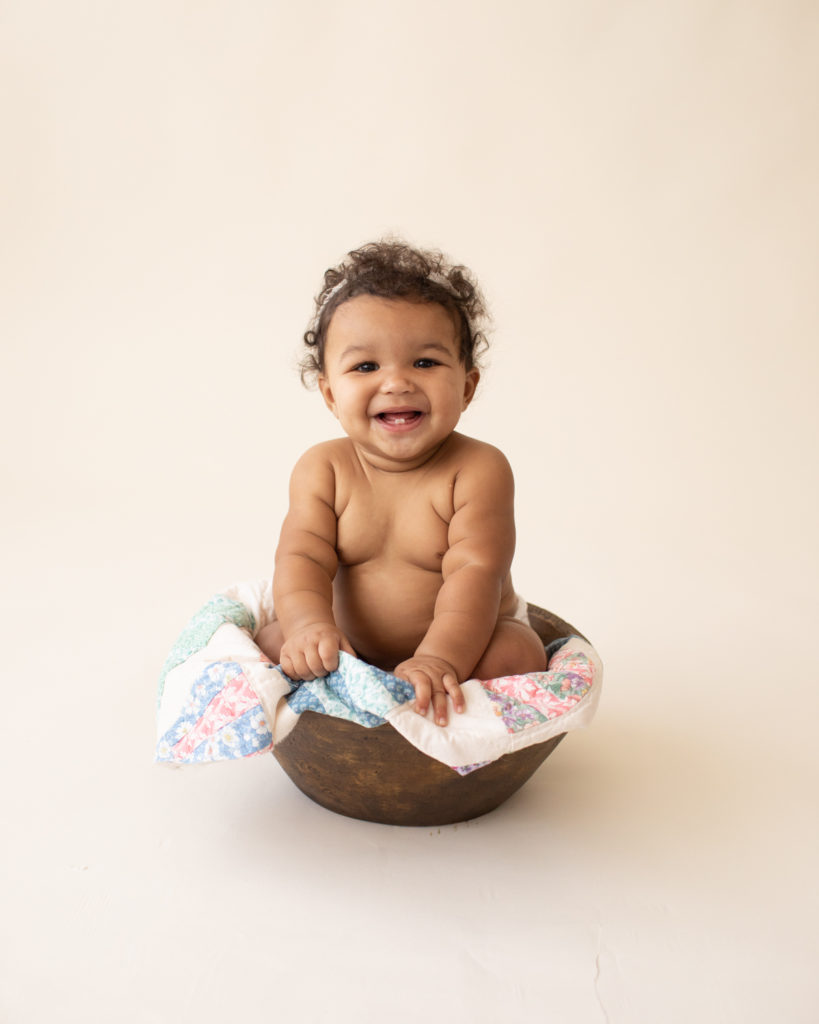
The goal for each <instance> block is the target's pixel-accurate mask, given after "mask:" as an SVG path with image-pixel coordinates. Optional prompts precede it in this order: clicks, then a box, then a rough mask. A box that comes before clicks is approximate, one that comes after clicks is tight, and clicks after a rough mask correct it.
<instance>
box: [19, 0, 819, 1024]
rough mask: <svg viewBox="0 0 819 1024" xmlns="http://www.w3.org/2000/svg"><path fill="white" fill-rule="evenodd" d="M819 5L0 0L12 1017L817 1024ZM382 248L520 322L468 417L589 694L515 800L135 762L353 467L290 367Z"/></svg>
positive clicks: (583, 0)
mask: <svg viewBox="0 0 819 1024" xmlns="http://www.w3.org/2000/svg"><path fill="white" fill-rule="evenodd" d="M818 68H819V10H818V9H817V8H816V6H815V5H814V4H811V3H806V2H798V0H779V2H778V3H773V2H764V0H747V2H728V0H717V2H714V0H687V2H686V0H668V2H664V3H653V4H652V3H649V2H636V0H632V2H619V3H617V2H610V3H605V2H602V0H598V2H594V0H541V2H537V3H536V2H521V0H510V2H507V3H486V2H481V0H470V2H465V0H464V2H462V0H439V2H436V3H432V2H429V0H417V2H415V3H414V4H411V5H410V4H400V5H399V4H393V3H391V2H388V0H387V2H383V3H372V2H366V0H349V2H347V3H344V4H339V3H335V2H324V0H321V2H320V0H306V2H305V3H303V4H301V5H290V4H284V3H274V2H270V3H263V2H256V3H252V2H247V0H245V2H243V0H236V2H233V3H227V2H225V0H209V2H201V3H196V4H190V3H184V2H182V0H162V2H158V0H142V2H140V3H136V2H133V3H128V2H121V0H120V2H117V0H112V2H108V3H93V2H90V0H88V2H77V0H65V2H59V0H50V2H47V0H6V2H5V3H3V4H2V5H0V77H1V78H2V89H1V90H0V117H2V143H1V144H2V160H0V182H1V183H2V186H1V187H2V192H0V204H1V206H0V216H2V220H1V221H0V241H1V244H2V253H1V255H0V260H2V264H1V265H0V275H1V278H0V284H1V287H2V361H3V371H2V379H3V401H2V407H1V408H0V416H2V418H3V464H2V480H0V487H2V493H3V526H4V530H3V577H2V578H3V612H4V615H3V620H4V634H5V639H4V644H3V649H4V652H5V656H4V662H3V668H4V676H5V680H4V687H3V708H2V718H3V734H4V737H5V738H4V740H3V745H2V754H3V759H4V762H5V765H4V769H3V778H4V783H3V787H2V805H0V806H2V820H3V822H4V825H5V827H6V837H5V839H4V841H3V844H2V855H0V856H2V863H3V880H4V888H5V889H6V892H5V894H4V899H3V905H4V911H3V914H2V919H1V920H2V924H0V936H1V938H0V1019H2V1020H3V1021H8V1022H10V1024H22V1022H25V1024H28V1022H38V1024H39V1022H41V1021H46V1020H59V1021H61V1022H75V1021H77V1022H79V1021H82V1022H84V1024H85V1022H89V1021H90V1022H96V1021H105V1022H108V1021H123V1022H126V1024H130V1022H140V1024H143V1022H165V1021H169V1022H170V1021H185V1022H186V1021H195V1020H196V1021H206V1022H210V1021H217V1020H221V1019H223V1018H225V1017H226V1015H227V1014H228V1013H229V1014H230V1017H231V1019H232V1020H235V1021H239V1020H242V1021H243V1020H247V1021H253V1020H267V1019H271V1018H272V1019H276V1018H277V1017H278V1016H279V1015H280V1014H287V1019H289V1020H295V1021H305V1022H313V1021H354V1020H355V1021H359V1020H368V1019H374V1018H375V1017H376V1015H377V1016H379V1017H380V1016H382V1015H387V1016H388V1017H390V1018H391V1019H395V1020H399V1021H404V1020H406V1021H409V1020H416V1019H418V1018H421V1019H426V1020H430V1021H433V1022H437V1021H467V1020H469V1021H471V1022H473V1021H478V1022H495V1021H498V1020H501V1019H503V1020H509V1021H513V1022H518V1021H525V1022H529V1021H532V1022H534V1021H550V1022H551V1021H555V1022H572V1024H573V1022H579V1024H586V1022H597V1021H609V1022H612V1024H614V1022H617V1024H621V1022H622V1024H632V1022H638V1024H640V1022H644V1021H645V1022H652V1024H653V1022H655V1021H663V1022H677V1021H679V1022H686V1024H687V1022H690V1021H695V1020H696V1021H701V1022H703V1021H705V1022H719V1024H724V1022H738V1024H748V1022H756V1021H760V1022H762V1021H765V1022H767V1021H771V1020H777V1021H788V1022H791V1024H792V1022H808V1021H811V1022H812V1021H815V1020H816V1019H817V1014H819V1000H818V999H817V995H819V992H818V991H817V982H816V974H815V934H816V920H817V885H816V879H815V871H816V865H817V853H819V849H817V845H818V844H817V837H818V835H819V825H818V823H817V789H816V783H817V770H816V769H817V758H816V739H815V730H816V712H817V706H818V704H819V700H818V699H817V683H818V682H819V678H818V677H819V673H818V672H817V667H818V666H817V656H816V626H815V622H816V613H817V602H816V582H817V570H819V565H817V561H819V560H818V559H817V543H816V523H817V516H818V513H819V509H817V483H816V477H817V453H816V439H817V426H819V424H818V423H817V411H816V410H817V402H816V391H817V373H816V371H817V327H819V309H818V308H817V307H818V303H817V294H818V292H817V269H818V267H819V262H818V261H817V257H819V244H818V243H817V239H819V217H818V216H817V214H818V213H819V199H818V198H817V175H818V174H819V159H817V157H819V151H818V150H819V146H818V145H817V123H818V116H819V109H817V98H818V97H819V73H818V72H817V69H818ZM386 232H394V233H397V234H400V235H403V236H405V237H407V238H408V239H410V240H411V241H413V242H416V243H419V244H422V245H433V246H438V247H441V248H442V249H444V250H445V251H446V252H448V253H450V254H451V255H452V256H453V257H455V258H456V259H458V260H460V261H463V262H465V263H467V264H468V265H469V266H471V267H472V268H473V270H474V271H475V272H476V274H477V275H478V277H479V278H480V280H481V282H482V284H483V287H484V290H485V291H486V293H487V296H488V298H489V300H490V303H491V306H492V310H493V313H494V321H495V327H494V333H493V338H492V341H493V344H492V350H491V357H490V359H489V365H488V367H487V370H486V372H485V375H484V379H483V381H482V385H481V389H480V396H479V399H478V400H477V401H476V402H475V404H474V405H473V407H472V408H471V409H470V410H469V412H468V414H467V415H466V417H465V418H464V420H463V422H462V427H463V429H464V430H465V431H466V432H468V433H470V432H471V433H473V434H474V435H476V436H479V437H481V438H484V439H487V440H490V441H492V442H493V443H495V444H497V445H499V446H500V447H501V448H503V449H504V450H505V451H506V452H507V454H508V456H509V458H510V460H511V461H512V464H513V466H514V469H515V473H516V478H517V516H518V553H517V557H516V563H515V576H516V581H517V584H518V587H519V589H520V590H521V591H522V592H523V593H525V594H526V595H527V596H528V597H529V598H530V599H532V600H534V601H536V602H538V603H540V604H542V605H545V606H546V607H549V608H551V609H553V610H555V611H557V612H559V613H560V614H561V615H563V616H564V617H566V618H568V619H570V620H572V621H574V622H575V623H576V624H577V625H578V626H579V627H580V628H581V629H583V630H584V632H586V633H587V634H588V635H589V636H590V637H591V638H592V640H593V641H594V643H595V644H596V646H597V647H598V649H599V651H600V652H601V654H602V656H603V659H604V661H605V663H606V670H607V676H606V685H605V692H604V699H603V702H602V704H601V709H600V712H599V716H598V719H597V721H596V723H595V725H594V726H593V728H592V729H590V730H589V731H587V732H584V733H578V734H574V735H573V736H571V737H570V738H569V739H568V740H567V741H566V743H565V744H564V745H563V746H562V747H561V748H560V750H559V752H558V753H556V754H555V755H554V757H553V758H552V759H551V760H550V761H548V762H547V764H546V765H545V766H544V768H543V769H542V770H541V771H540V772H539V774H538V775H537V776H536V777H535V778H534V779H533V780H532V781H531V782H530V783H529V784H528V785H527V787H525V788H524V789H523V790H522V791H521V793H520V794H519V795H518V796H517V797H516V798H514V799H513V800H512V801H510V802H509V803H508V804H507V805H505V806H504V807H503V808H501V809H500V810H499V811H497V812H495V814H493V815H490V816H489V817H487V818H484V819H479V820H478V821H475V822H472V823H469V824H468V825H461V826H457V827H451V828H445V829H440V830H430V829H427V830H424V829H419V830H401V829H394V828H388V827H384V826H376V825H369V824H364V823H361V822H355V821H349V820H347V819H343V818H339V817H336V816H334V815H332V814H330V813H329V812H326V811H323V810H322V809H320V808H318V807H316V806H315V805H312V804H310V803H309V802H308V801H307V800H306V799H305V798H303V797H302V796H301V794H300V793H298V791H297V790H295V789H294V788H293V787H292V785H291V784H290V783H289V781H288V780H287V779H286V778H285V777H284V776H283V775H282V773H281V772H280V770H279V769H278V767H277V765H276V764H275V763H274V762H273V761H272V759H269V758H260V759H256V760H255V761H251V762H248V763H244V764H243V763H239V764H229V765H217V766H213V767H210V768H201V769H191V770H187V771H180V772H171V771H167V770H163V769H160V768H157V767H154V766H153V765H152V764H151V758H152V741H153V704H154V687H155V681H156V676H157V672H158V669H159V666H160V665H161V662H162V660H163V658H164V656H165V654H166V652H167V649H168V648H169V646H170V644H171V643H172V642H173V639H174V637H175V634H176V632H177V631H178V630H179V628H180V627H181V626H182V625H183V623H184V622H185V620H186V619H187V617H188V616H189V614H190V613H192V612H193V611H194V610H195V608H196V607H197V606H198V605H199V604H200V603H201V602H202V601H203V600H204V599H205V598H206V597H207V596H209V595H210V594H211V593H212V592H213V591H215V590H217V589H219V588H220V587H222V586H223V585H226V584H228V583H230V582H232V581H234V580H238V579H244V578H255V577H257V576H262V575H265V574H266V573H269V572H270V570H271V565H272V556H273V550H274V545H275V540H276V536H277V531H278V527H279V523H280V521H281V518H282V515H283V512H284V508H285V499H286V481H287V477H288V474H289V470H290V467H291V466H292V464H293V462H294V460H295V459H296V457H297V456H298V455H299V453H300V452H301V451H302V450H303V449H304V448H305V447H307V446H308V445H309V444H311V443H313V442H315V441H317V440H320V439H322V438H324V437H327V436H330V435H332V434H334V433H335V431H336V425H335V421H334V420H333V419H332V418H331V417H330V415H329V413H327V412H326V411H325V410H324V409H323V407H322V403H321V400H320V398H319V397H317V395H315V394H311V393H308V392H306V391H303V390H302V389H301V387H300V385H299V383H298V379H297V375H296V372H295V368H294V367H295V362H296V359H297V358H298V353H299V340H300V336H301V332H302V331H303V330H304V327H305V325H306V321H307V319H308V317H309V315H310V308H311V298H312V296H313V294H315V292H316V290H317V288H318V285H319V282H320V279H321V275H322V273H323V271H324V269H325V267H326V266H328V265H330V264H331V263H333V262H334V261H336V260H337V259H338V258H339V257H340V256H342V255H343V254H344V252H346V251H347V250H348V249H350V248H352V247H354V246H356V245H358V244H360V243H362V242H365V241H367V240H369V239H372V238H373V237H377V236H379V235H382V234H384V233H386Z"/></svg>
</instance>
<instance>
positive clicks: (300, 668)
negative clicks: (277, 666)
mask: <svg viewBox="0 0 819 1024" xmlns="http://www.w3.org/2000/svg"><path fill="white" fill-rule="evenodd" d="M281 659H282V668H283V669H284V671H285V674H286V675H288V676H290V678H291V679H309V678H310V674H309V671H310V670H309V669H308V668H307V662H306V661H305V660H304V659H303V658H302V657H301V656H300V654H299V653H298V652H297V653H296V654H291V653H290V652H289V651H287V652H285V651H282V653H281ZM305 673H307V674H305Z"/></svg>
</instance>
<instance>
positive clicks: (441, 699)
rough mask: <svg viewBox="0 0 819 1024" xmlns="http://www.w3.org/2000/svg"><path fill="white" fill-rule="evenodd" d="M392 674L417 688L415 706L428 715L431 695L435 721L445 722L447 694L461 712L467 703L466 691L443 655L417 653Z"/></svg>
mask: <svg viewBox="0 0 819 1024" xmlns="http://www.w3.org/2000/svg"><path fill="white" fill-rule="evenodd" d="M393 675H396V676H398V678H399V679H406V681H407V682H408V683H412V686H413V688H414V689H415V710H416V711H417V712H418V714H419V715H425V714H426V713H427V708H428V707H429V702H430V697H431V698H432V713H433V715H434V716H435V724H436V725H446V723H447V709H446V695H447V694H449V696H450V697H451V698H452V704H453V706H454V708H455V710H456V711H457V712H458V714H460V713H461V712H462V711H463V710H464V708H465V707H466V701H465V700H464V695H463V691H462V690H461V686H460V684H459V682H458V674H457V673H456V671H455V669H454V668H453V667H452V666H451V665H450V664H449V662H448V661H444V659H443V658H433V657H431V656H430V655H416V656H415V657H414V658H408V659H407V661H402V662H401V664H400V665H398V666H396V668H395V670H394V672H393Z"/></svg>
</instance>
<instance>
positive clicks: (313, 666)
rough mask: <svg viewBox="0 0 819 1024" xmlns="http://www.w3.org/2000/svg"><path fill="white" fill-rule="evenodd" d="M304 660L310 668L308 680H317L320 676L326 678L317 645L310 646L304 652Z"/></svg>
mask: <svg viewBox="0 0 819 1024" xmlns="http://www.w3.org/2000/svg"><path fill="white" fill-rule="evenodd" d="M304 657H305V660H306V661H307V664H308V665H309V666H310V678H311V679H318V678H319V677H320V676H326V675H327V671H326V669H325V668H324V662H323V660H322V657H321V654H320V653H319V646H318V644H310V646H309V647H308V648H307V649H306V650H305V652H304Z"/></svg>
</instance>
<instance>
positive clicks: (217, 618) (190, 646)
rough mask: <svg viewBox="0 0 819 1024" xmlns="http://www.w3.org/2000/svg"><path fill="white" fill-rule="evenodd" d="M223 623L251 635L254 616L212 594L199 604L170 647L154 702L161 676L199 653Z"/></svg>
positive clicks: (163, 676)
mask: <svg viewBox="0 0 819 1024" xmlns="http://www.w3.org/2000/svg"><path fill="white" fill-rule="evenodd" d="M226 622H232V623H233V625H234V626H238V627H239V628H240V629H248V630H250V632H251V633H254V632H255V631H256V617H255V615H254V614H253V612H251V610H250V609H249V608H248V607H247V605H244V604H242V603H241V602H240V601H234V600H233V599H232V598H230V597H225V596H224V595H223V594H216V596H215V597H212V598H211V599H210V601H208V603H207V604H205V605H203V606H202V607H201V608H200V609H199V611H198V612H197V613H196V614H195V615H194V616H193V618H192V619H191V620H190V622H189V623H188V624H187V626H185V628H184V629H183V630H182V632H181V633H180V634H179V638H178V639H177V641H176V643H175V644H174V645H173V648H172V650H171V653H170V654H169V655H168V657H167V658H166V659H165V664H164V665H163V666H162V672H161V673H160V675H159V695H158V698H157V702H158V701H161V700H162V693H163V691H164V689H165V677H166V676H167V675H168V673H169V672H170V671H172V670H173V669H175V668H176V667H177V665H181V664H182V662H184V661H187V660H188V658H190V656H191V655H192V654H196V652H197V651H201V650H202V648H203V647H205V646H206V645H207V643H208V641H209V640H210V638H211V637H212V636H213V634H214V633H215V632H216V630H217V629H218V628H219V627H220V626H224V624H225V623H226Z"/></svg>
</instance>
